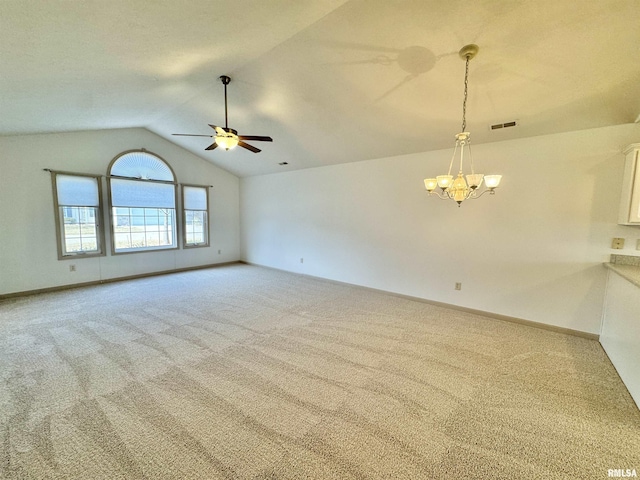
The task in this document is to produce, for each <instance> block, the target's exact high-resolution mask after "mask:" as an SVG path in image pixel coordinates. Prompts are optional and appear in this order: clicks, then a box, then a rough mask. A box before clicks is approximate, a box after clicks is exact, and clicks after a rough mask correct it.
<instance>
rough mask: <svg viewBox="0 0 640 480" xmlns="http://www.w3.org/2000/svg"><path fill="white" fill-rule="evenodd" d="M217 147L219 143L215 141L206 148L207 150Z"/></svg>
mask: <svg viewBox="0 0 640 480" xmlns="http://www.w3.org/2000/svg"><path fill="white" fill-rule="evenodd" d="M216 148H218V144H217V143H216V142H213V143H212V144H211V145H209V146H208V147H207V148H205V150H215V149H216Z"/></svg>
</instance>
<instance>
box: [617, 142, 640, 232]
mask: <svg viewBox="0 0 640 480" xmlns="http://www.w3.org/2000/svg"><path fill="white" fill-rule="evenodd" d="M624 154H625V155H626V159H625V162H624V177H623V180H622V197H621V199H620V211H619V213H618V224H620V225H640V165H638V159H639V156H640V143H633V144H631V145H629V146H628V147H627V148H626V149H625V150H624Z"/></svg>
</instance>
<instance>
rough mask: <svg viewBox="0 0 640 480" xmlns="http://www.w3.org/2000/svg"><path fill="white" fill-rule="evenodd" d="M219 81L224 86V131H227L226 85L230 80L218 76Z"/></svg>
mask: <svg viewBox="0 0 640 480" xmlns="http://www.w3.org/2000/svg"><path fill="white" fill-rule="evenodd" d="M220 80H221V81H222V84H223V85H224V129H225V130H227V131H228V128H229V119H228V116H227V85H229V82H230V81H231V78H230V77H228V76H227V75H220Z"/></svg>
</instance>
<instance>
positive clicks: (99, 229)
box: [49, 170, 107, 260]
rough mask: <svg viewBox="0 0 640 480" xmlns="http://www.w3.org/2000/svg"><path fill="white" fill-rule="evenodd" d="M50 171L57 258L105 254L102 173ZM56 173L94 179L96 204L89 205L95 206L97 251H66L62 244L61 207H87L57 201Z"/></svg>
mask: <svg viewBox="0 0 640 480" xmlns="http://www.w3.org/2000/svg"><path fill="white" fill-rule="evenodd" d="M49 172H50V173H51V187H52V190H53V211H54V217H55V223H56V247H57V253H58V260H70V259H77V258H91V257H104V256H106V254H107V251H106V248H105V235H104V221H103V220H104V203H103V201H102V175H93V174H90V173H77V172H67V171H60V170H49ZM58 175H66V176H70V177H87V178H93V179H95V181H96V184H97V187H98V206H96V207H90V208H95V210H96V213H95V220H96V224H95V225H96V243H97V247H98V248H97V251H95V252H82V251H80V252H66V247H65V246H64V245H63V241H65V240H66V237H64V220H62V218H61V216H63V214H62V212H61V208H87V207H86V206H84V207H79V206H78V205H73V206H70V205H60V203H59V202H58V181H57V177H58Z"/></svg>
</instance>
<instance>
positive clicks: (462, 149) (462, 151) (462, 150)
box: [458, 141, 467, 173]
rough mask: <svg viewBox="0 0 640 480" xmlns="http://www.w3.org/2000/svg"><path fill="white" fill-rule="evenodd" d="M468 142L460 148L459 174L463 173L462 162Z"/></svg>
mask: <svg viewBox="0 0 640 480" xmlns="http://www.w3.org/2000/svg"><path fill="white" fill-rule="evenodd" d="M466 143H467V142H466V141H465V142H463V143H462V145H461V146H460V171H459V172H458V173H462V161H463V160H464V146H465V144H466Z"/></svg>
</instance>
